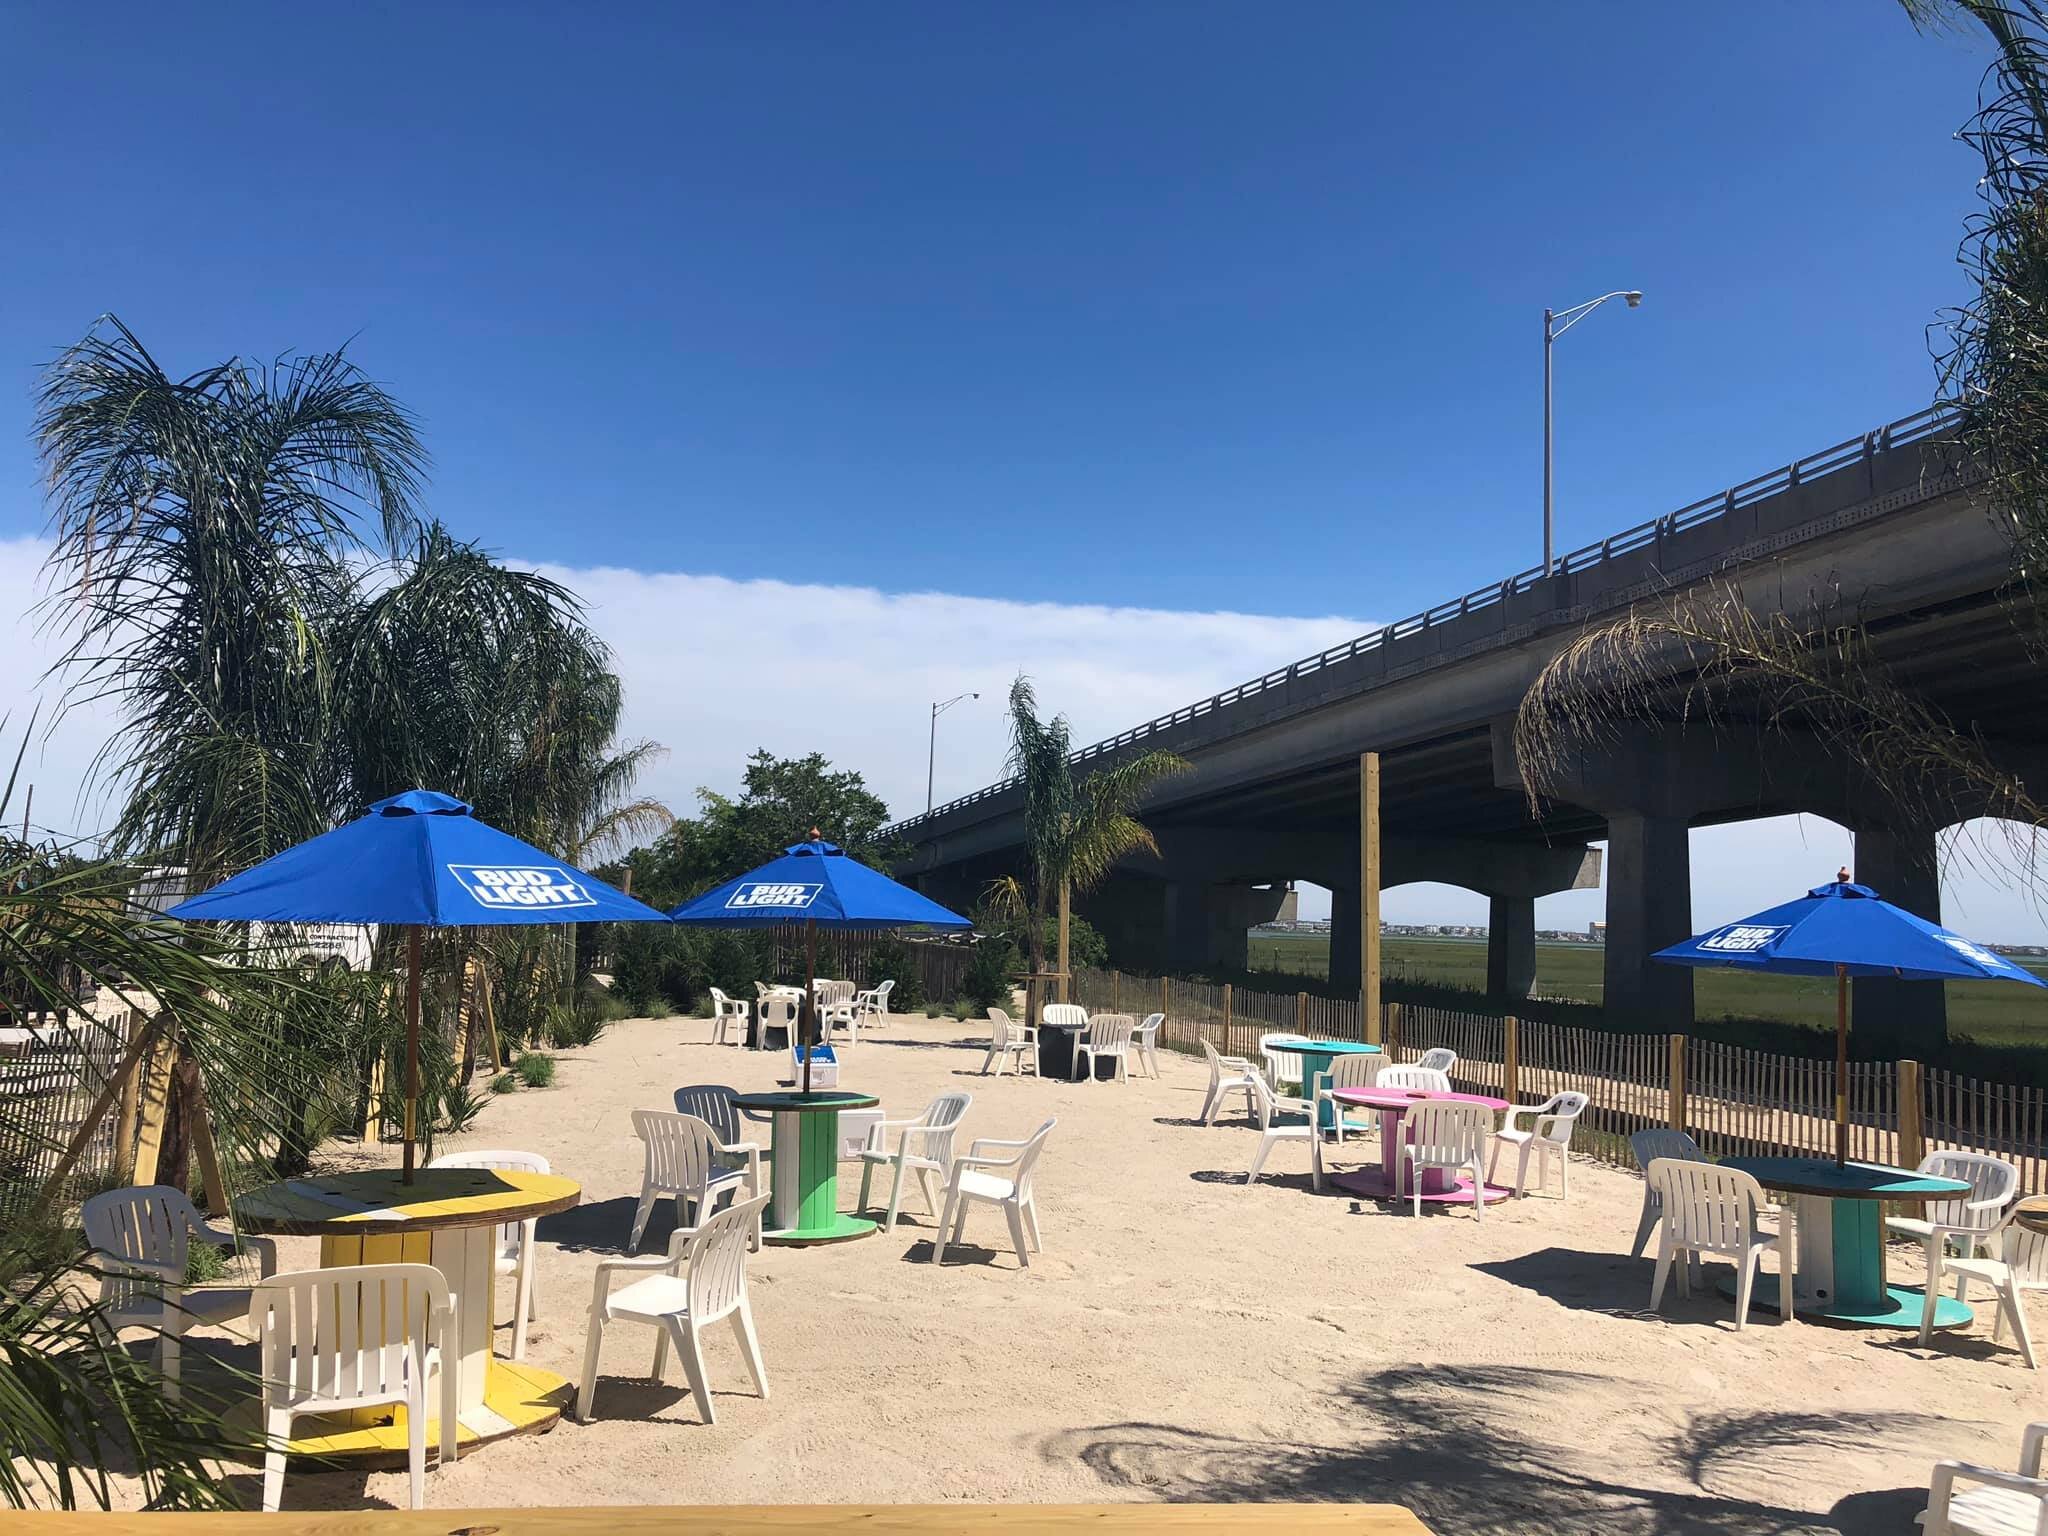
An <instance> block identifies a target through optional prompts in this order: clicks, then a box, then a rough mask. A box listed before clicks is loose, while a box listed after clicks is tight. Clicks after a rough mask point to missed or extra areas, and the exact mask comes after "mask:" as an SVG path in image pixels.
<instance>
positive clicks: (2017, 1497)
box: [1914, 1424, 2048, 1536]
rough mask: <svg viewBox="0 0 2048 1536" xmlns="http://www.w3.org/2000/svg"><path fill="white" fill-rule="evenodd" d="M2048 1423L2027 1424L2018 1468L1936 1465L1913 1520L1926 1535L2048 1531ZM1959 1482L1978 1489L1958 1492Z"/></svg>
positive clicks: (2011, 1535)
mask: <svg viewBox="0 0 2048 1536" xmlns="http://www.w3.org/2000/svg"><path fill="white" fill-rule="evenodd" d="M2044 1440H2048V1424H2029V1425H2028V1426H2027V1428H2026V1432H2025V1433H2024V1434H2023V1435H2021V1437H2020V1469H2019V1471H2018V1472H2000V1471H1999V1470H1997V1469H1996V1468H1995V1467H1979V1466H1973V1465H1972V1464H1971V1463H1969V1462H1967V1461H1937V1462H1936V1463H1935V1464H1934V1476H1933V1477H1932V1478H1931V1479H1929V1481H1928V1486H1927V1508H1926V1510H1925V1511H1923V1512H1922V1513H1921V1514H1919V1515H1917V1516H1915V1517H1914V1518H1915V1519H1917V1520H1918V1521H1919V1523H1920V1529H1921V1533H1922V1536H2039V1533H2041V1532H2048V1481H2044V1480H2043V1479H2042V1477H2041V1445H2042V1442H2043V1441H2044ZM1958 1482H1968V1483H1975V1484H1976V1485H1977V1486H1976V1487H1974V1488H1966V1489H1965V1490H1963V1492H1961V1493H1958V1492H1956V1484H1957V1483H1958Z"/></svg>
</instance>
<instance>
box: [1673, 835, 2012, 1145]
mask: <svg viewBox="0 0 2048 1536" xmlns="http://www.w3.org/2000/svg"><path fill="white" fill-rule="evenodd" d="M1651 958H1652V959H1656V960H1662V961H1664V962H1666V963H1667V964H1670V965H1696V966H1709V965H1710V966H1722V967H1726V968H1727V969H1729V970H1737V971H1764V972H1771V973H1775V974H1778V975H1787V976H1827V975H1832V976H1833V977H1834V978H1835V1161H1836V1162H1837V1163H1845V1162H1847V1161H1848V1152H1849V978H1850V977H1851V976H1893V977H1897V978H1899V979H1901V980H1905V981H2018V982H2024V983H2025V984H2026V985H2028V986H2030V987H2048V981H2044V980H2043V979H2042V978H2041V977H2039V976H2036V975H2035V974H2034V973H2033V972H2032V971H2029V970H2027V969H2026V968H2025V967H2023V966H2018V965H2015V964H2013V962H2012V961H2010V960H2008V959H2006V958H2005V957H2004V956H2003V955H1996V954H1993V953H1992V952H1991V951H1990V950H1988V949H1986V948H1984V946H1983V945H1981V944H1977V943H1974V942H1973V941H1971V940H1969V939H1966V938H1964V937H1963V936H1962V935H1961V934H1959V933H1951V932H1949V931H1948V929H1946V928H1943V927H1941V926H1940V925H1938V924H1936V923H1930V922H1928V921H1927V919H1925V918H1924V917H1915V916H1914V915H1913V914H1912V913H1910V912H1908V911H1906V910H1905V909H1904V908H1902V907H1895V906H1893V905H1892V904H1891V903H1890V902H1888V901H1885V900H1884V899H1883V898H1881V897H1880V896H1879V895H1878V894H1877V892H1876V891H1873V890H1872V889H1871V888H1870V887H1869V886H1867V885H1857V884H1854V883H1853V882H1852V881H1851V880H1850V879H1849V872H1848V871H1847V870H1843V871H1842V873H1841V875H1840V877H1839V878H1837V879H1836V880H1835V881H1834V883H1833V884H1830V885H1817V886H1815V887H1814V888H1813V889H1812V890H1810V891H1808V892H1807V893H1806V894H1805V895H1804V896H1802V897H1800V898H1799V899H1798V900H1797V901H1788V902H1786V903H1785V904H1784V905H1783V906H1777V907H1772V908H1771V909H1770V910H1769V911H1766V912H1759V913H1757V914H1756V915H1755V916H1754V917H1745V918H1742V919H1740V920H1739V921H1737V922H1733V923H1724V924H1722V925H1721V926H1720V927H1719V928H1716V929H1714V930H1713V931H1711V932H1709V933H1702V934H1698V935H1695V936H1694V937H1692V938H1690V939H1687V940H1686V941H1685V942H1684V943H1682V944H1673V945H1672V946H1671V947H1670V948H1668V949H1660V950H1658V951H1657V953H1656V954H1655V955H1653V956H1652V957H1651Z"/></svg>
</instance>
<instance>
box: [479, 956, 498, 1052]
mask: <svg viewBox="0 0 2048 1536" xmlns="http://www.w3.org/2000/svg"><path fill="white" fill-rule="evenodd" d="M476 986H477V1003H478V1006H480V1007H481V1008H482V1009H483V1011H484V1035H485V1038H486V1039H488V1040H489V1041H490V1043H491V1070H492V1071H493V1072H503V1071H504V1070H505V1052H504V1050H503V1049H502V1048H501V1047H500V1046H499V1044H498V1008H497V1004H496V1003H494V1002H493V1001H492V1000H491V973H490V972H489V971H488V970H486V969H485V968H484V967H483V966H482V965H479V966H478V967H477V970H476Z"/></svg>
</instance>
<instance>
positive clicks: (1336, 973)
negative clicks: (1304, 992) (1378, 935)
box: [1330, 885, 1362, 997]
mask: <svg viewBox="0 0 2048 1536" xmlns="http://www.w3.org/2000/svg"><path fill="white" fill-rule="evenodd" d="M1359 937H1360V930H1359V926H1358V892H1357V890H1356V889H1354V888H1349V887H1346V886H1341V885H1333V886H1331V887H1330V991H1331V993H1332V994H1333V995H1335V996H1337V997H1353V996H1356V995H1357V992H1358V975H1359V967H1360V965H1361V963H1362V957H1361V956H1360V954H1359V948H1358V941H1359Z"/></svg>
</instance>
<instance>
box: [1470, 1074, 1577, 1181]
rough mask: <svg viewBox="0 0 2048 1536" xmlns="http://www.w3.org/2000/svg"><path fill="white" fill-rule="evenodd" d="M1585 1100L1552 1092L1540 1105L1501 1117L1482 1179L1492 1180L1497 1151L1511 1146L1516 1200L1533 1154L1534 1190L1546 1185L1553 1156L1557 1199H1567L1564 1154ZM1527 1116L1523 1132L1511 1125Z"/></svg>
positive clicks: (1567, 1163)
mask: <svg viewBox="0 0 2048 1536" xmlns="http://www.w3.org/2000/svg"><path fill="white" fill-rule="evenodd" d="M1587 1102H1588V1101H1587V1098H1586V1096H1585V1095H1584V1094H1583V1093H1576V1092H1570V1091H1567V1092H1565V1093H1553V1094H1552V1095H1551V1096H1550V1097H1549V1098H1547V1099H1545V1100H1544V1101H1543V1102H1542V1103H1541V1104H1517V1105H1515V1106H1513V1107H1512V1108H1510V1109H1509V1110H1508V1112H1507V1114H1506V1115H1505V1116H1503V1117H1502V1120H1501V1127H1500V1129H1499V1130H1497V1131H1495V1132H1494V1133H1493V1156H1492V1157H1490V1158H1488V1159H1487V1163H1486V1177H1487V1179H1488V1181H1489V1182H1491V1181H1492V1178H1493V1167H1494V1164H1495V1163H1497V1162H1499V1161H1500V1149H1501V1148H1502V1147H1513V1148H1514V1149H1515V1152H1516V1154H1517V1156H1516V1160H1515V1195H1516V1197H1517V1198H1520V1196H1521V1194H1522V1192H1523V1189H1524V1188H1525V1187H1526V1185H1527V1184H1528V1180H1529V1154H1530V1153H1532V1152H1533V1153H1535V1154H1536V1188H1537V1189H1538V1190H1539V1191H1541V1190H1542V1189H1544V1188H1546V1187H1547V1186H1548V1185H1549V1182H1550V1159H1551V1155H1552V1154H1553V1153H1555V1154H1556V1156H1557V1181H1558V1191H1557V1197H1558V1199H1560V1200H1569V1199H1570V1198H1571V1196H1572V1163H1571V1158H1570V1157H1569V1156H1568V1155H1567V1154H1569V1153H1570V1151H1571V1145H1572V1128H1573V1127H1574V1126H1575V1125H1577V1124H1578V1123H1579V1116H1580V1115H1582V1114H1584V1113H1585V1112H1586V1104H1587ZM1524 1116H1527V1117H1529V1122H1530V1123H1529V1126H1528V1128H1527V1129H1526V1130H1525V1129H1523V1128H1522V1127H1521V1126H1519V1125H1517V1124H1516V1123H1515V1122H1516V1121H1517V1120H1520V1119H1521V1118H1523V1117H1524Z"/></svg>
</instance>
